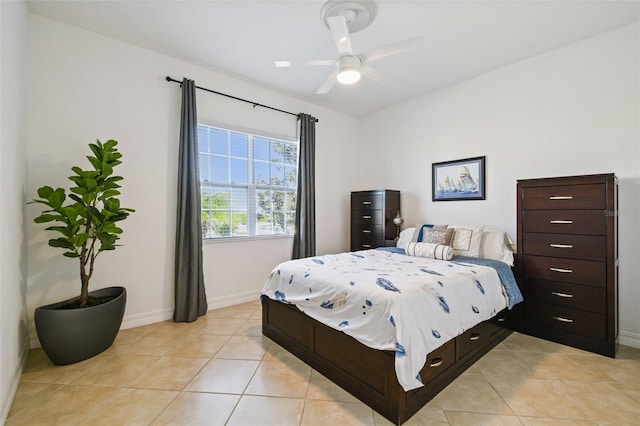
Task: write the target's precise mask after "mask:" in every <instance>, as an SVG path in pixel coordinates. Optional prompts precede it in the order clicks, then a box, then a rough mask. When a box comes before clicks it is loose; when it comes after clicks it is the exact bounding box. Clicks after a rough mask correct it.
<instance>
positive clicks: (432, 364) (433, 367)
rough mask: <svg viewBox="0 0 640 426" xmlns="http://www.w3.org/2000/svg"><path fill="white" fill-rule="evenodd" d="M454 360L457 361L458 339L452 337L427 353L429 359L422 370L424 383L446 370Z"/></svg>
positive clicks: (421, 376) (421, 374)
mask: <svg viewBox="0 0 640 426" xmlns="http://www.w3.org/2000/svg"><path fill="white" fill-rule="evenodd" d="M454 362H456V339H451V340H449V341H448V342H447V343H445V344H444V345H442V346H440V347H439V348H437V349H435V350H434V351H432V352H431V353H430V354H429V355H427V361H426V362H425V364H424V367H423V368H422V370H420V378H421V379H422V383H424V384H427V383H428V382H430V381H431V380H433V379H434V378H436V377H437V376H438V375H440V374H441V373H443V372H445V371H446V370H447V368H449V367H450V366H451V365H452V364H453V363H454Z"/></svg>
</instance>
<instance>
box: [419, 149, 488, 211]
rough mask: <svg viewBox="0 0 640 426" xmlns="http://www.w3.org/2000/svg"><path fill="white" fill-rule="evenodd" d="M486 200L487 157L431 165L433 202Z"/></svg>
mask: <svg viewBox="0 0 640 426" xmlns="http://www.w3.org/2000/svg"><path fill="white" fill-rule="evenodd" d="M484 199H485V157H484V156H482V157H473V158H464V159H462V160H453V161H443V162H440V163H432V164H431V200H432V201H462V200H484Z"/></svg>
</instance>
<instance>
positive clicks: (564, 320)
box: [551, 315, 573, 322]
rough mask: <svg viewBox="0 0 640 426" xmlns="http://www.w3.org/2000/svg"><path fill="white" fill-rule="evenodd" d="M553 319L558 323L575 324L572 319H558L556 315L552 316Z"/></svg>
mask: <svg viewBox="0 0 640 426" xmlns="http://www.w3.org/2000/svg"><path fill="white" fill-rule="evenodd" d="M551 318H553V319H554V320H556V321H560V322H573V320H572V319H570V318H562V317H557V316H555V315H553V316H551Z"/></svg>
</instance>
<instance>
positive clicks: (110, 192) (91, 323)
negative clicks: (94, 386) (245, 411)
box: [31, 140, 134, 365]
mask: <svg viewBox="0 0 640 426" xmlns="http://www.w3.org/2000/svg"><path fill="white" fill-rule="evenodd" d="M117 145H118V142H117V141H115V140H108V141H107V142H105V143H104V144H103V143H101V142H100V141H99V140H98V141H96V143H91V144H89V148H90V149H91V152H92V154H93V155H88V156H87V159H88V160H89V162H90V163H91V166H92V168H89V169H87V170H84V169H81V168H80V167H77V166H75V167H72V168H71V170H72V171H73V173H74V174H73V176H69V180H70V181H71V182H72V183H73V185H72V186H71V187H70V189H69V193H68V194H67V192H66V191H65V190H64V189H63V188H56V189H53V188H52V187H51V186H42V187H40V188H38V197H39V198H36V199H34V200H33V201H32V202H31V203H36V204H42V205H44V206H45V209H44V210H43V211H42V213H41V214H40V215H39V216H38V217H36V218H35V219H34V222H36V223H51V225H50V226H49V227H47V228H46V230H47V231H52V232H55V233H57V238H52V239H50V240H49V245H50V246H51V247H55V248H60V249H62V250H64V253H62V255H63V256H65V257H68V258H71V259H74V260H76V261H77V262H78V263H79V265H78V266H79V271H80V295H79V296H77V297H74V298H72V299H68V300H64V301H61V302H57V303H53V304H50V305H47V306H41V307H39V308H36V310H35V315H34V321H35V324H36V331H37V333H38V339H39V340H40V344H41V345H42V349H43V350H44V352H45V353H46V354H47V356H48V357H49V359H51V361H52V362H53V363H54V364H58V365H65V364H72V363H75V362H78V361H82V360H84V359H87V358H90V357H92V356H94V355H97V354H99V353H100V352H102V351H104V350H105V349H107V348H108V347H109V346H111V344H112V343H113V341H114V340H115V338H116V335H117V334H118V331H119V329H120V325H121V323H122V318H123V316H124V310H125V306H126V300H127V292H126V289H125V288H124V287H107V288H103V289H100V290H95V291H89V282H90V280H91V277H92V276H93V273H94V267H95V261H96V259H97V258H98V256H99V255H101V254H102V253H103V252H105V251H112V250H115V249H116V247H118V244H117V241H118V239H119V238H120V236H121V235H122V232H123V230H122V228H120V227H119V226H118V225H119V222H122V221H123V220H125V219H126V218H127V217H128V216H129V214H130V213H132V212H133V211H134V210H133V209H129V208H125V207H122V206H121V205H120V200H119V199H118V196H119V195H120V191H119V188H120V182H121V181H122V180H123V178H122V177H121V176H115V175H114V174H113V169H114V167H116V166H117V165H119V164H121V163H122V162H121V158H122V154H121V153H120V152H118V149H117V148H116V146H117Z"/></svg>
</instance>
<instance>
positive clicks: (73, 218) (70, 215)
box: [62, 206, 78, 225]
mask: <svg viewBox="0 0 640 426" xmlns="http://www.w3.org/2000/svg"><path fill="white" fill-rule="evenodd" d="M62 212H63V213H64V215H65V217H66V218H67V219H68V221H65V222H67V223H70V224H72V225H73V224H75V223H76V222H77V221H78V211H77V210H76V209H74V208H73V207H71V206H68V207H65V208H64V209H62Z"/></svg>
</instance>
